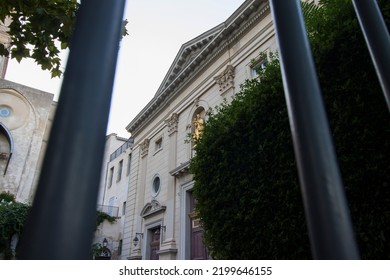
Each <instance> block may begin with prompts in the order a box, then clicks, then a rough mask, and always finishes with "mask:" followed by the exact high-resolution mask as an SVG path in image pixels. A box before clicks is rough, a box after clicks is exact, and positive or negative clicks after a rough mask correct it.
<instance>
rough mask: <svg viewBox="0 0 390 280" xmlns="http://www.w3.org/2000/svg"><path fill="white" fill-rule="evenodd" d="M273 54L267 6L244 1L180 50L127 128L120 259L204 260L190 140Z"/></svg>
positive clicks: (270, 17)
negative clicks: (128, 146) (128, 165)
mask: <svg viewBox="0 0 390 280" xmlns="http://www.w3.org/2000/svg"><path fill="white" fill-rule="evenodd" d="M275 50H276V40H275V35H274V29H273V25H272V16H271V13H270V7H269V3H268V1H264V0H247V1H245V2H244V3H243V4H242V5H241V6H240V7H239V8H238V9H237V10H236V11H235V12H234V13H233V14H232V15H231V16H230V17H229V18H228V19H227V20H226V21H225V22H223V23H222V24H220V25H218V26H216V27H214V28H212V29H210V30H209V31H206V32H205V33H203V34H201V35H200V36H198V37H196V38H194V39H192V40H191V41H189V42H187V43H185V44H184V45H183V46H182V47H181V49H180V51H179V53H178V54H177V56H176V58H175V60H174V61H173V63H172V65H171V67H170V69H169V71H168V73H167V74H166V76H165V78H164V80H163V81H162V83H161V86H160V87H159V89H158V90H157V92H156V94H155V96H154V97H153V99H152V100H151V101H150V102H149V103H148V105H147V106H146V107H144V108H143V110H142V111H141V112H140V113H139V114H138V115H137V116H136V117H135V118H134V119H133V120H132V121H131V122H130V123H129V124H128V126H127V127H126V129H127V130H128V131H129V132H130V133H131V135H132V139H133V140H134V143H133V146H132V153H131V154H132V157H131V174H130V177H129V180H130V181H129V189H128V195H127V201H126V219H125V224H124V234H123V250H122V254H121V258H122V259H161V260H170V259H207V258H208V253H207V249H206V248H205V247H204V246H203V243H202V228H201V226H200V223H199V219H198V217H197V216H196V214H195V211H194V207H195V203H196V201H195V200H194V198H193V195H192V191H191V190H192V187H193V184H194V181H193V176H192V175H191V173H190V172H189V163H190V160H191V158H192V157H193V156H194V150H193V148H194V146H193V145H194V141H193V140H194V138H197V137H199V136H200V135H201V133H202V128H203V124H204V123H205V122H207V115H208V114H207V113H208V112H209V110H212V109H213V108H214V107H215V106H216V105H218V104H221V102H223V101H224V100H226V101H227V102H229V101H230V100H231V98H232V97H233V96H234V95H235V94H236V93H237V92H238V91H239V90H240V84H242V83H243V82H244V81H245V80H246V79H249V78H252V77H254V76H253V75H255V74H254V73H255V72H254V71H253V69H254V68H255V67H257V66H259V65H260V66H261V65H262V64H264V63H266V59H267V53H269V52H274V51H275ZM221 192H223V190H222V189H221Z"/></svg>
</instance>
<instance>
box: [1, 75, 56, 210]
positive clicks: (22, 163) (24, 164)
mask: <svg viewBox="0 0 390 280" xmlns="http://www.w3.org/2000/svg"><path fill="white" fill-rule="evenodd" d="M53 97H54V95H53V94H51V93H48V92H44V91H40V90H37V89H33V88H30V87H27V86H24V85H21V84H17V83H14V82H11V81H7V80H4V79H0V173H1V175H0V176H1V179H0V192H3V191H5V192H10V193H12V194H14V195H15V197H16V200H17V201H21V202H25V203H31V202H32V199H33V195H34V193H35V190H36V186H37V183H38V179H39V174H40V169H41V165H42V161H43V156H44V152H45V150H46V145H47V140H48V138H49V131H50V128H51V124H52V120H53V117H54V112H55V108H56V103H55V102H54V101H53Z"/></svg>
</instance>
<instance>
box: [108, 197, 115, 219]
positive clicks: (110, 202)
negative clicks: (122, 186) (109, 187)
mask: <svg viewBox="0 0 390 280" xmlns="http://www.w3.org/2000/svg"><path fill="white" fill-rule="evenodd" d="M114 200H115V197H114V196H113V197H110V200H109V201H108V209H107V214H108V215H110V216H112V210H113V209H112V208H113V206H114Z"/></svg>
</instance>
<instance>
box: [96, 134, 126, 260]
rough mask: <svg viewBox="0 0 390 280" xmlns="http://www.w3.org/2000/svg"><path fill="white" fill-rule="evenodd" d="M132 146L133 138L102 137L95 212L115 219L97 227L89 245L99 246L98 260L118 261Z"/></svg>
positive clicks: (113, 135) (120, 253) (120, 251)
mask: <svg viewBox="0 0 390 280" xmlns="http://www.w3.org/2000/svg"><path fill="white" fill-rule="evenodd" d="M132 144H133V139H131V138H130V139H127V138H123V137H120V136H118V135H117V134H115V133H112V134H109V135H107V136H106V146H105V153H104V159H103V166H102V175H101V182H100V188H99V189H100V192H99V197H98V201H97V204H98V205H97V210H98V211H101V212H104V213H106V214H108V215H110V216H111V217H114V218H116V220H115V222H113V223H110V222H109V221H106V220H105V221H104V222H103V223H102V224H101V225H99V226H98V228H97V230H96V232H95V237H94V241H93V243H94V244H100V245H101V247H102V249H103V250H102V251H101V252H100V254H101V255H102V256H100V257H105V258H108V259H120V258H121V255H122V240H123V228H124V223H125V215H126V201H127V192H128V188H129V177H130V172H131V157H132ZM103 247H105V248H103Z"/></svg>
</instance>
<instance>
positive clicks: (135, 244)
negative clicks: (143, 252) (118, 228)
mask: <svg viewBox="0 0 390 280" xmlns="http://www.w3.org/2000/svg"><path fill="white" fill-rule="evenodd" d="M138 235H139V236H140V238H142V237H143V236H144V234H143V233H142V232H136V233H135V237H134V239H133V245H134V247H137V245H138V242H139V239H138Z"/></svg>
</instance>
